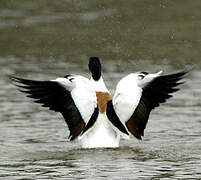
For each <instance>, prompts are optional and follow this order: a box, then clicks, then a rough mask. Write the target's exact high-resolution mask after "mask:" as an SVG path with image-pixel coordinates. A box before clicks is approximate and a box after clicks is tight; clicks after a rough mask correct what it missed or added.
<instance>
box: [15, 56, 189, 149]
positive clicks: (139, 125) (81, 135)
mask: <svg viewBox="0 0 201 180" xmlns="http://www.w3.org/2000/svg"><path fill="white" fill-rule="evenodd" d="M88 67H89V72H91V74H92V76H91V79H90V80H89V79H87V78H85V77H83V76H80V75H73V74H69V75H66V76H65V77H60V78H57V79H55V80H49V81H38V80H28V79H22V78H18V77H14V76H11V79H12V80H13V82H14V84H15V85H16V86H18V87H19V88H20V89H19V90H20V91H21V92H24V93H27V94H28V97H30V98H33V99H35V102H36V103H40V104H42V106H43V107H48V108H49V109H50V110H53V111H56V112H60V113H61V114H62V115H63V117H64V119H65V121H66V123H67V125H68V128H69V131H70V135H69V140H70V141H72V140H78V141H79V142H80V144H81V146H82V147H83V148H99V147H119V142H120V138H121V137H122V138H126V139H129V138H130V137H131V135H133V136H134V137H136V138H137V139H141V138H142V136H144V129H145V127H146V124H147V121H148V118H149V115H150V112H151V110H152V109H154V108H155V107H158V106H159V104H160V103H164V102H165V101H166V99H169V98H171V97H172V95H171V93H173V92H175V91H178V90H179V89H177V88H175V87H176V86H178V85H180V84H182V83H183V82H180V80H181V79H182V78H184V76H185V75H186V73H187V72H185V71H182V72H178V73H175V74H170V75H161V73H162V71H159V72H158V73H155V74H149V73H147V72H137V73H131V74H129V75H127V76H125V77H124V78H122V79H121V80H120V81H119V83H118V84H117V87H116V91H115V93H114V96H113V97H112V96H111V94H110V92H109V91H108V89H107V88H106V86H105V83H104V80H103V78H102V76H101V63H100V60H99V58H98V57H90V59H89V64H88Z"/></svg>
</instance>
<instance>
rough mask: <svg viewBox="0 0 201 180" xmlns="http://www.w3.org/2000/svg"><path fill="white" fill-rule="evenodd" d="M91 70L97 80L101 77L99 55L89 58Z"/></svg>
mask: <svg viewBox="0 0 201 180" xmlns="http://www.w3.org/2000/svg"><path fill="white" fill-rule="evenodd" d="M88 67H89V72H91V73H92V77H93V79H94V80H95V81H98V80H99V79H100V77H101V63H100V60H99V58H98V57H90V58H89V64H88Z"/></svg>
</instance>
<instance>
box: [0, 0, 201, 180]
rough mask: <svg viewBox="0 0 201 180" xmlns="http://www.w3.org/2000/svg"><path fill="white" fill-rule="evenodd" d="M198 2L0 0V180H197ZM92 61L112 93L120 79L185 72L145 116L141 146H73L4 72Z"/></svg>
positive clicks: (83, 65) (81, 66) (62, 127)
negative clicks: (166, 98)
mask: <svg viewBox="0 0 201 180" xmlns="http://www.w3.org/2000/svg"><path fill="white" fill-rule="evenodd" d="M200 5H201V2H200V1H192V2H190V1H186V0H184V1H183V2H182V3H181V2H179V1H172V2H170V1H165V0H164V1H148V0H144V1H135V0H134V1H127V3H125V2H124V1H119V0H117V1H113V0H109V1H108V0H107V1H98V0H97V1H96V0H95V1H89V0H87V1H81V0H80V1H79V0H78V1H74V0H73V1H71V0H60V1H56V0H53V1H51V2H50V1H47V0H39V1H27V0H26V1H25V0H19V1H10V0H9V1H4V3H0V87H1V88H0V102H1V103H0V179H5V180H6V179H9V180H10V179H17V180H22V179H30V180H31V179H95V178H96V179H201V71H200V70H201V63H200V62H201V61H200V57H201V51H200V47H201V46H200V39H201V34H200V32H201V31H200V27H201V22H200V18H201V12H200ZM94 55H95V56H100V57H101V59H102V63H103V76H104V79H105V83H106V85H107V87H108V89H110V91H111V93H112V94H113V93H114V91H115V86H116V84H117V82H118V81H119V79H120V78H122V77H123V76H124V75H126V74H128V73H130V72H135V71H142V70H143V71H148V72H157V71H159V70H163V71H164V73H171V72H176V71H179V70H182V69H193V70H192V71H191V72H190V73H189V75H188V76H187V77H186V80H185V81H186V83H185V84H184V85H182V86H181V90H180V91H179V92H177V93H175V94H174V97H173V98H172V99H170V100H169V101H168V102H167V103H165V104H163V105H161V106H160V107H159V108H157V109H155V110H154V111H153V112H152V114H151V116H150V119H149V122H148V125H147V128H146V130H145V137H144V139H143V141H138V140H136V139H134V138H132V139H130V140H122V141H121V143H120V147H119V148H117V149H88V150H87V149H80V148H79V146H78V145H77V144H76V143H71V142H68V141H67V137H68V133H69V132H68V128H67V126H66V124H65V122H64V120H63V118H62V116H61V115H60V114H58V113H54V112H50V111H48V110H47V109H45V108H42V107H40V106H39V105H38V104H34V103H33V102H32V100H30V99H28V98H26V97H25V96H24V94H21V93H20V92H19V91H17V90H16V87H14V86H13V85H12V84H11V82H10V80H9V79H8V77H7V75H13V74H14V75H17V76H19V77H25V78H31V79H39V80H44V79H45V80H46V79H54V78H56V77H57V76H64V75H66V74H68V73H75V74H82V75H84V76H86V77H89V75H88V74H87V63H88V57H89V56H94Z"/></svg>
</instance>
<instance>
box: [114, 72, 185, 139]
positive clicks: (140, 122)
mask: <svg viewBox="0 0 201 180" xmlns="http://www.w3.org/2000/svg"><path fill="white" fill-rule="evenodd" d="M186 73H187V72H184V71H183V72H179V73H175V74H170V75H160V74H161V72H159V73H156V74H148V73H145V72H142V74H141V75H139V76H138V77H137V75H136V74H130V75H128V76H126V77H124V78H123V79H122V80H121V81H120V82H119V83H118V85H117V88H116V92H115V95H114V98H113V100H112V103H113V106H114V111H115V113H116V114H117V116H118V118H119V120H120V121H121V122H122V124H124V125H125V127H126V128H127V129H128V131H129V132H130V133H131V134H132V135H134V136H135V137H136V138H137V139H141V136H143V135H144V129H145V128H146V124H147V122H148V119H149V115H150V112H151V110H152V109H154V108H155V107H158V106H159V105H160V104H161V103H164V102H166V100H167V99H169V98H171V97H172V95H171V94H172V93H174V92H176V91H178V90H179V89H178V88H176V87H177V86H178V85H180V84H182V83H183V82H180V80H181V79H182V78H183V77H184V76H185V75H186ZM140 76H141V77H143V79H142V80H141V81H138V78H139V77H140ZM136 81H138V82H137V83H136Z"/></svg>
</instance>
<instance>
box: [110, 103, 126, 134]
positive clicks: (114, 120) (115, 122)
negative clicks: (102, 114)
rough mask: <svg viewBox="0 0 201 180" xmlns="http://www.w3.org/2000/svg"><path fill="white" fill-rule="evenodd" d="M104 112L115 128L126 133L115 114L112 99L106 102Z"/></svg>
mask: <svg viewBox="0 0 201 180" xmlns="http://www.w3.org/2000/svg"><path fill="white" fill-rule="evenodd" d="M106 114H107V117H108V119H109V120H110V122H111V123H112V124H113V125H114V126H115V127H116V128H117V129H119V130H120V131H121V132H122V133H124V134H127V135H129V134H128V132H127V130H126V128H125V127H124V125H123V124H122V123H121V121H120V120H119V117H118V116H117V114H116V112H115V110H114V107H113V104H112V100H110V101H108V103H107V110H106Z"/></svg>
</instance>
